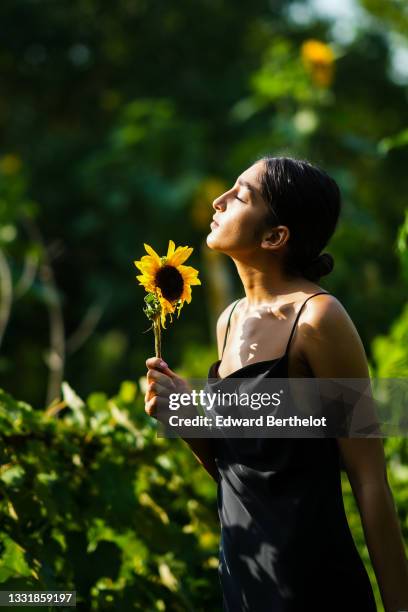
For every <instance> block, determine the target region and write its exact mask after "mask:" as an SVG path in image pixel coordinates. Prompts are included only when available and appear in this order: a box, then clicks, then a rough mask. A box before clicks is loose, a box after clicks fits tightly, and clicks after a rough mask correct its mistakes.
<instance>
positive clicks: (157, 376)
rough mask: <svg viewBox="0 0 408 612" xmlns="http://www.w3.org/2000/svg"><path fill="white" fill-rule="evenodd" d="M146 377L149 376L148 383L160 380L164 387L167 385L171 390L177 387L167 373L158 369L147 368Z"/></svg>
mask: <svg viewBox="0 0 408 612" xmlns="http://www.w3.org/2000/svg"><path fill="white" fill-rule="evenodd" d="M146 378H147V383H148V385H149V384H152V383H154V382H158V383H159V384H161V385H162V386H163V387H165V388H166V389H168V390H169V391H171V390H174V388H175V384H174V382H173V379H171V378H170V377H169V376H167V374H162V373H161V372H158V371H157V370H147V376H146Z"/></svg>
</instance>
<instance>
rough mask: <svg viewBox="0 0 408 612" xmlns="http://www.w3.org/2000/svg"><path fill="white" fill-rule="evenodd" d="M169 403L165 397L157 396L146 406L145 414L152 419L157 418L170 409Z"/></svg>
mask: <svg viewBox="0 0 408 612" xmlns="http://www.w3.org/2000/svg"><path fill="white" fill-rule="evenodd" d="M168 405H169V402H168V400H167V399H165V398H163V397H159V396H158V395H155V396H154V397H152V398H151V399H150V400H149V401H148V402H147V403H146V404H145V412H146V414H148V415H149V416H151V417H154V418H157V417H158V416H160V414H164V413H165V412H166V411H167V409H168Z"/></svg>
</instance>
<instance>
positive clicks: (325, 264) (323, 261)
mask: <svg viewBox="0 0 408 612" xmlns="http://www.w3.org/2000/svg"><path fill="white" fill-rule="evenodd" d="M333 268H334V258H333V256H332V255H330V253H321V254H320V255H318V256H317V257H315V258H314V259H313V260H312V261H311V262H309V263H308V264H307V265H306V266H305V268H304V269H303V274H304V276H305V277H306V278H307V279H309V280H311V281H316V280H319V278H320V277H321V276H326V275H327V274H330V272H331V271H332V270H333Z"/></svg>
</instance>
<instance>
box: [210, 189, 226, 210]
mask: <svg viewBox="0 0 408 612" xmlns="http://www.w3.org/2000/svg"><path fill="white" fill-rule="evenodd" d="M224 197H225V193H223V194H222V195H220V196H218V198H216V199H215V200H214V202H213V203H212V207H213V208H214V210H219V209H221V208H222V207H223V205H224Z"/></svg>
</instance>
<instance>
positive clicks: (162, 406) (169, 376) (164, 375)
mask: <svg viewBox="0 0 408 612" xmlns="http://www.w3.org/2000/svg"><path fill="white" fill-rule="evenodd" d="M161 364H164V365H161ZM146 366H147V368H148V370H147V390H146V393H145V412H146V413H147V414H148V415H149V416H151V417H154V418H157V412H159V413H160V414H167V411H168V409H169V395H170V394H171V393H178V394H180V393H191V387H189V385H188V383H187V382H186V381H185V380H184V378H182V377H181V376H178V375H177V374H176V373H175V372H173V370H171V369H170V368H169V367H168V365H167V363H166V362H165V361H163V360H162V359H160V358H159V357H149V358H148V359H146Z"/></svg>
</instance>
